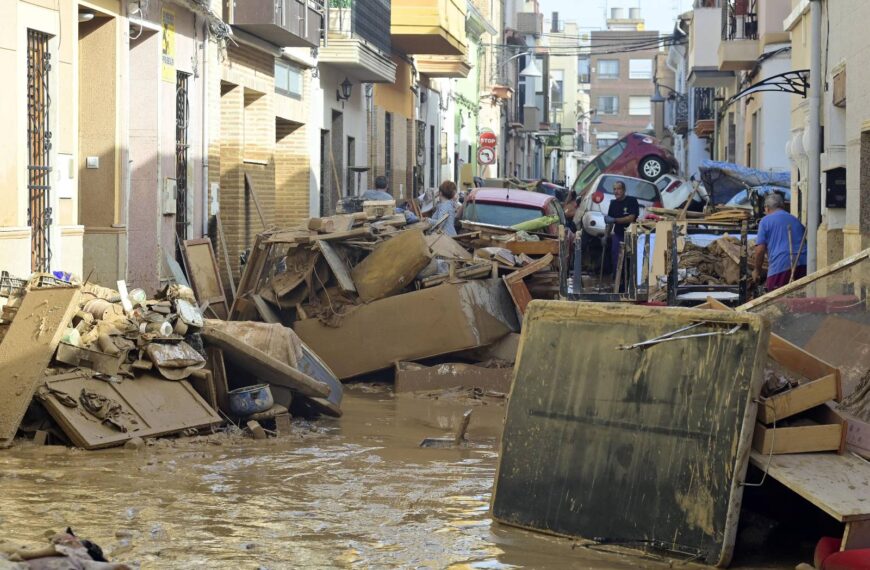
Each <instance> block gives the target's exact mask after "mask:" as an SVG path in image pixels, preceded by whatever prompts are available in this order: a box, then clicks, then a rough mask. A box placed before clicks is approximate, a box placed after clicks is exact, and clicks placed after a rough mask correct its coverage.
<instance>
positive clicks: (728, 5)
mask: <svg viewBox="0 0 870 570" xmlns="http://www.w3.org/2000/svg"><path fill="white" fill-rule="evenodd" d="M722 39H723V40H724V41H735V40H757V39H758V6H757V0H727V1H724V2H722Z"/></svg>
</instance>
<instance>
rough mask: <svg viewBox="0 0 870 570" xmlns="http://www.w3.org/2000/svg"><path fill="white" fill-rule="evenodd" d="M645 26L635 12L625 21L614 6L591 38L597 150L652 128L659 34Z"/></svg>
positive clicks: (594, 143)
mask: <svg viewBox="0 0 870 570" xmlns="http://www.w3.org/2000/svg"><path fill="white" fill-rule="evenodd" d="M643 27H644V25H643V19H641V18H640V10H639V9H638V8H631V9H630V10H629V16H628V17H627V18H626V17H625V10H624V9H623V8H613V9H612V10H611V18H609V19H608V20H607V30H602V31H593V32H592V34H591V53H592V55H591V57H590V59H589V65H590V97H591V104H592V106H593V108H594V109H595V125H594V126H593V131H592V144H593V148H594V149H595V150H596V151H597V150H602V149H605V148H607V147H608V146H610V145H611V144H613V143H614V142H616V141H617V140H618V139H619V138H621V137H622V136H624V135H626V134H628V133H630V132H635V131H646V130H649V129H651V128H652V126H651V121H652V104H651V102H650V99H651V97H652V95H653V82H652V78H653V67H654V63H655V58H656V55H657V54H658V53H659V47H658V44H657V41H658V38H659V33H658V32H655V31H647V30H644V29H643ZM646 46H649V47H646Z"/></svg>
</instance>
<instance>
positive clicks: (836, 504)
mask: <svg viewBox="0 0 870 570" xmlns="http://www.w3.org/2000/svg"><path fill="white" fill-rule="evenodd" d="M751 459H752V463H753V464H754V465H755V466H756V467H759V468H760V469H762V470H765V469H767V475H768V476H769V477H772V478H774V479H776V480H777V481H779V482H780V483H782V484H783V485H785V486H786V487H788V488H789V489H791V490H792V491H794V492H795V493H797V494H798V495H800V496H801V497H803V498H804V499H806V500H807V501H809V502H810V503H812V504H814V505H815V506H817V507H819V508H820V509H822V510H823V511H825V512H826V513H828V514H829V515H831V516H832V517H834V518H835V519H837V520H838V521H840V522H851V521H857V520H870V464H868V463H867V461H865V460H863V459H861V458H859V457H855V456H854V455H851V454H844V455H837V454H836V453H795V454H788V455H774V456H773V457H770V456H768V455H765V454H763V453H758V452H757V451H753V452H752V455H751Z"/></svg>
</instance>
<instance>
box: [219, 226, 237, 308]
mask: <svg viewBox="0 0 870 570" xmlns="http://www.w3.org/2000/svg"><path fill="white" fill-rule="evenodd" d="M214 218H215V223H216V224H217V234H218V239H219V240H220V242H221V251H223V254H224V265H226V270H227V278H228V279H229V280H230V292H231V293H232V294H233V301H235V299H236V280H235V278H234V277H233V264H232V261H231V259H230V250H229V249H227V236H226V234H225V233H224V225H223V223H221V213H220V212H218V213H217V214H215V217H214Z"/></svg>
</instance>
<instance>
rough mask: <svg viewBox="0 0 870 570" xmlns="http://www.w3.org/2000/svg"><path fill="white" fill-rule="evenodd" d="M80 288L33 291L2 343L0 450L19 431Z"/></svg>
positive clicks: (75, 307) (73, 310)
mask: <svg viewBox="0 0 870 570" xmlns="http://www.w3.org/2000/svg"><path fill="white" fill-rule="evenodd" d="M79 294H80V293H79V288H78V287H48V288H39V289H31V290H30V291H28V292H27V294H26V295H25V296H24V299H23V300H22V301H21V306H20V307H19V309H18V313H17V314H16V316H15V319H14V320H13V321H12V324H11V325H9V329H8V331H7V332H6V335H5V336H4V337H3V342H2V343H0V371H2V373H0V447H8V446H9V445H11V444H12V440H13V438H14V437H15V432H16V431H18V426H19V424H20V423H21V420H22V418H23V417H24V412H25V411H27V406H29V405H30V401H31V400H32V399H33V394H34V393H35V392H36V389H37V387H38V386H39V384H40V382H41V381H42V375H43V372H44V371H45V368H46V367H47V366H48V364H49V362H51V358H52V355H54V351H55V350H56V349H57V345H58V344H59V343H60V339H61V337H63V333H64V329H66V327H67V326H68V325H69V323H70V321H71V320H72V317H73V315H74V314H75V313H76V311H77V310H78V303H79Z"/></svg>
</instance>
